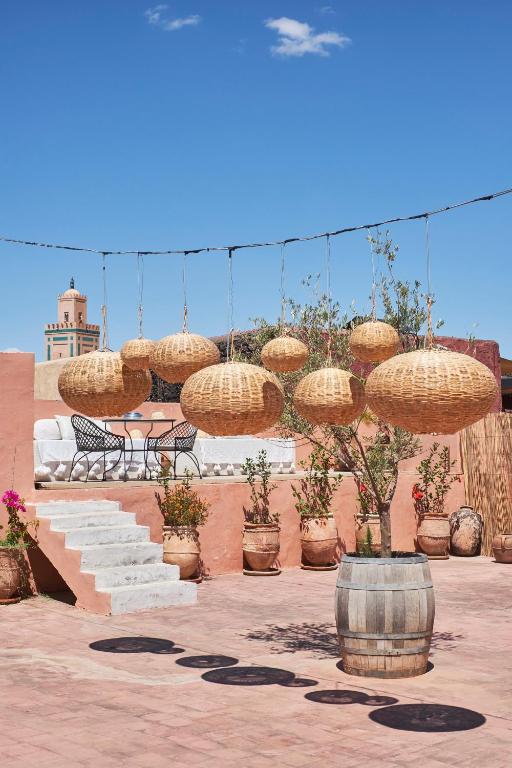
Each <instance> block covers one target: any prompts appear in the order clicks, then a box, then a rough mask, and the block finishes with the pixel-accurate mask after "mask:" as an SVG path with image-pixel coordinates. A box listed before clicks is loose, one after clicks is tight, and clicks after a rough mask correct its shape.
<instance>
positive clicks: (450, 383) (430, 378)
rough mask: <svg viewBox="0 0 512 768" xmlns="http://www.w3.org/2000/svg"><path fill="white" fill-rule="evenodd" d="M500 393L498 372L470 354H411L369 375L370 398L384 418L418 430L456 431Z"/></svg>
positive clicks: (427, 351)
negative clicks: (493, 371) (491, 369)
mask: <svg viewBox="0 0 512 768" xmlns="http://www.w3.org/2000/svg"><path fill="white" fill-rule="evenodd" d="M497 394H498V386H497V383H496V379H495V377H494V375H493V373H492V372H491V371H490V370H489V368H487V366H485V365H483V364H482V363H480V362H479V361H478V360H475V359H474V358H473V357H469V355H463V354H460V353H459V352H449V351H446V350H437V349H421V350H415V351H414V352H407V353H405V354H403V355H397V356H396V357H393V358H391V359H390V360H387V361H386V362H384V363H381V364H380V365H378V366H377V367H376V368H375V369H374V370H373V371H372V372H371V373H370V375H369V376H368V379H367V382H366V398H367V401H368V405H369V406H370V408H371V409H372V410H373V411H374V412H375V413H376V414H377V415H378V416H379V417H380V418H381V419H383V420H384V421H388V422H389V423H390V424H394V425H395V426H397V427H403V428H404V429H408V430H409V431H410V432H414V433H415V434H427V433H431V432H438V433H440V434H453V433H454V432H458V431H459V430H460V429H463V428H464V427H468V426H469V425H470V424H473V423H474V422H475V421H478V420H479V419H481V418H483V417H484V416H485V414H486V413H488V412H489V410H490V408H491V407H492V405H493V403H494V402H495V400H496V397H497Z"/></svg>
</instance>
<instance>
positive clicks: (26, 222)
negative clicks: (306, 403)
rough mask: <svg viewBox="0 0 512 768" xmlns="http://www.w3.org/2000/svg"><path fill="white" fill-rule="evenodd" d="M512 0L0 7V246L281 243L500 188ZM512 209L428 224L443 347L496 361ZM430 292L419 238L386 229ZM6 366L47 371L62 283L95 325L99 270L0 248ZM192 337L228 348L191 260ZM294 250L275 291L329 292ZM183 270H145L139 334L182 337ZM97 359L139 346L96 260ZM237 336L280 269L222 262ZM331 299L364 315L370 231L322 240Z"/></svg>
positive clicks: (91, 259) (259, 259) (510, 105)
mask: <svg viewBox="0 0 512 768" xmlns="http://www.w3.org/2000/svg"><path fill="white" fill-rule="evenodd" d="M511 29H512V4H510V3H509V2H505V0H503V2H499V1H497V0H494V1H493V0H490V2H487V3H482V2H479V1H476V0H475V1H471V0H470V1H468V2H461V0H457V1H455V0H451V1H450V0H444V1H443V2H435V3H433V2H430V3H425V2H416V1H415V0H402V1H401V2H398V1H397V0H386V2H382V0H373V1H370V2H365V1H364V0H351V1H350V2H333V3H332V5H327V4H326V3H324V2H323V0H319V2H313V1H312V2H306V0H293V2H292V0H282V1H281V0H280V1H277V0H272V2H270V1H269V2H266V1H265V0H258V2H256V1H255V0H254V2H250V1H249V0H245V1H244V2H242V1H241V0H240V1H239V2H235V0H232V1H231V2H228V1H227V0H226V1H222V0H176V1H175V2H169V3H167V4H166V5H165V7H164V4H160V5H158V4H156V3H151V2H141V1H140V0H125V1H124V2H120V0H116V1H115V0H101V1H100V0H88V1H87V2H69V0H53V1H51V0H48V2H43V1H42V0H24V2H15V1H14V0H4V2H2V3H1V5H0V92H1V93H2V119H1V121H0V178H1V183H0V232H1V233H2V234H5V235H8V236H11V237H20V238H27V239H35V240H44V241H51V242H64V243H72V244H79V245H87V246H90V247H97V248H107V249H117V248H119V249H122V248H141V249H146V248H165V247H170V248H173V247H176V248H182V247H194V246H202V245H216V244H229V243H237V242H240V241H252V240H260V239H264V240H266V239H277V238H281V237H287V236H294V235H298V234H304V233H311V232H319V231H324V230H326V229H334V228H337V227H341V226H345V225H351V224H359V223H364V222H367V221H375V220H379V219H381V218H387V217H391V216H393V215H397V214H399V215H400V214H409V213H415V212H418V211H422V210H425V209H428V208H432V207H436V206H438V205H443V204H445V203H450V202H453V201H457V200H460V199H464V198H468V197H472V196H476V195H479V194H484V193H487V192H491V191H494V190H499V189H503V188H505V187H509V186H512V168H511V162H510V157H511V152H510V146H511V142H510V136H511V133H512V131H511V128H512V126H511V122H512V120H511V118H512V101H511V99H510V93H511V72H512V66H511V65H512V47H511V46H510V34H511ZM511 213H512V196H510V197H508V198H502V199H501V200H498V201H496V202H493V203H482V204H479V205H478V206H473V207H470V208H465V209H463V210H461V211H458V212H453V213H449V214H446V215H444V216H439V217H436V218H435V219H433V220H432V224H431V254H432V277H433V287H434V290H435V293H436V296H437V303H436V305H435V316H436V317H442V318H444V320H445V323H446V325H445V329H444V332H446V333H447V334H451V335H458V336H466V335H467V334H469V333H472V334H475V335H477V336H478V337H480V338H494V339H497V340H498V341H499V343H500V346H501V351H502V354H504V355H508V356H510V357H512V334H511V324H510V309H509V307H510V295H511V279H510V261H511V257H510V248H511V246H510V233H511V227H510V222H511V220H512V219H511ZM390 233H391V236H392V237H393V238H394V239H395V240H396V242H397V243H398V244H399V245H400V256H399V261H398V264H397V272H398V273H399V275H400V276H401V277H403V278H404V279H414V278H415V277H418V278H419V279H420V280H424V278H425V256H424V249H423V225H422V223H421V222H419V223H407V224H400V225H395V226H393V227H391V228H390ZM0 257H1V259H2V269H3V277H4V285H3V291H2V303H1V311H2V322H1V324H0V349H4V348H6V347H12V346H15V347H18V348H20V349H22V350H32V351H35V352H36V354H37V356H38V358H41V356H42V351H43V335H42V330H43V325H44V323H46V322H52V321H54V320H55V319H56V317H55V316H56V294H57V293H59V292H60V291H61V290H64V289H65V288H66V287H67V284H68V281H69V277H70V276H71V275H74V277H75V280H76V284H77V287H78V288H79V289H80V290H81V291H83V292H85V293H87V294H88V296H89V305H90V306H89V315H90V320H91V321H99V307H100V304H101V281H100V264H99V258H98V257H96V256H87V255H80V254H72V253H66V252H58V251H50V250H37V249H31V248H23V247H19V246H8V245H5V244H0ZM189 261H190V263H189V270H188V294H189V305H190V327H191V330H195V331H198V332H201V333H205V334H219V333H224V332H225V331H226V326H227V322H228V319H227V318H228V312H227V276H226V259H225V257H224V256H222V255H201V256H197V257H190V260H189ZM324 267H325V254H324V246H323V245H322V244H321V243H311V244H307V245H301V246H292V245H291V246H289V247H288V255H287V283H286V291H287V293H288V294H289V295H291V296H294V297H295V298H297V299H299V300H301V299H304V298H305V294H304V291H303V289H302V288H301V285H300V283H301V279H302V278H303V277H304V276H306V275H307V274H308V273H317V272H320V273H322V279H323V280H324V281H325V269H324ZM180 269H181V262H180V260H179V259H176V258H164V257H147V259H146V269H145V289H146V295H145V331H146V335H147V336H151V337H155V338H158V337H161V336H163V335H166V334H168V333H172V332H174V331H176V330H178V329H179V327H180V324H181V311H182V310H181V287H180ZM108 275H109V312H110V337H111V345H112V346H113V347H114V348H118V347H119V346H120V345H121V343H122V342H123V340H124V339H126V338H129V337H132V336H134V335H135V334H136V273H135V261H134V258H132V257H129V258H126V257H125V258H120V257H111V258H110V259H109V260H108ZM234 280H235V309H234V316H235V324H236V326H237V327H239V328H243V327H247V326H248V325H249V319H250V318H252V317H255V316H261V315H263V316H266V317H268V318H273V317H275V316H276V315H277V313H278V303H279V297H278V287H279V252H278V250H277V249H275V248H273V249H272V248H269V249H262V250H259V251H252V250H250V251H242V252H240V253H238V254H236V255H235V259H234ZM331 282H332V287H333V293H334V296H335V297H336V298H337V299H339V300H340V301H341V302H342V304H343V305H345V306H346V305H349V304H350V303H351V302H352V301H355V303H356V306H357V308H358V309H359V310H360V311H364V310H365V309H366V310H367V309H368V304H369V301H368V296H369V291H370V260H369V253H368V245H367V243H366V242H365V240H364V235H362V234H358V235H348V236H343V237H340V238H337V239H335V240H334V241H333V243H332V277H331Z"/></svg>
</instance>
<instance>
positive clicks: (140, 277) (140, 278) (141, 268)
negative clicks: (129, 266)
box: [137, 253, 144, 339]
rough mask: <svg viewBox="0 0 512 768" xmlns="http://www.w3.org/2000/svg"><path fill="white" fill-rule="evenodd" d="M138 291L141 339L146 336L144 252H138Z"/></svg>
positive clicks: (138, 316)
mask: <svg viewBox="0 0 512 768" xmlns="http://www.w3.org/2000/svg"><path fill="white" fill-rule="evenodd" d="M137 291H138V296H139V304H138V307H137V318H138V322H139V339H142V338H143V337H144V332H143V316H144V304H143V300H144V254H142V253H138V254H137Z"/></svg>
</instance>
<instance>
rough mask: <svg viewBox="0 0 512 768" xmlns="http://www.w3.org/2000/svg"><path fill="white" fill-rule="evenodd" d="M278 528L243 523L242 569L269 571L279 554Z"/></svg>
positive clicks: (271, 524)
mask: <svg viewBox="0 0 512 768" xmlns="http://www.w3.org/2000/svg"><path fill="white" fill-rule="evenodd" d="M279 530H280V529H279V526H278V525H275V524H273V523H269V524H263V523H244V533H243V541H242V550H243V553H244V567H245V566H247V568H249V569H250V570H252V571H269V570H270V569H271V568H272V566H273V565H274V562H275V559H276V557H277V556H278V554H279V549H280V545H279Z"/></svg>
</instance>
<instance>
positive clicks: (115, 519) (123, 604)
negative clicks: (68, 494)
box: [35, 501, 197, 614]
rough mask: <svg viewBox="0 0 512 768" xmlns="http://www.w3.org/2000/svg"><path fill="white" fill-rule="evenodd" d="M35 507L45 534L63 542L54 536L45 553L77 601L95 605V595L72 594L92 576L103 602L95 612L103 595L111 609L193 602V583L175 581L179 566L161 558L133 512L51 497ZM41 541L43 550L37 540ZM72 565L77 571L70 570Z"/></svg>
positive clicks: (99, 503) (123, 610)
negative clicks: (57, 547)
mask: <svg viewBox="0 0 512 768" xmlns="http://www.w3.org/2000/svg"><path fill="white" fill-rule="evenodd" d="M35 506H36V516H37V519H38V520H39V521H40V523H41V527H42V528H45V529H46V533H47V538H48V537H51V536H52V534H54V536H53V538H55V536H60V539H61V540H62V542H63V546H64V550H63V551H62V548H61V549H60V550H59V549H56V547H55V541H53V542H52V546H51V547H50V548H49V549H50V550H51V553H47V556H49V558H50V560H51V562H52V563H53V565H54V566H55V567H56V568H57V570H58V571H59V572H60V573H61V575H62V576H63V578H64V580H65V581H66V582H67V583H68V584H69V586H70V588H71V589H72V590H73V592H75V594H76V595H77V603H78V604H80V603H83V605H84V606H85V605H87V606H91V605H94V599H93V598H94V596H92V595H90V594H89V595H87V596H84V597H86V599H82V600H81V599H80V597H81V596H80V595H79V594H77V593H78V592H80V590H87V589H88V590H89V591H90V589H91V587H90V585H91V577H92V578H93V579H94V589H95V591H96V593H97V596H98V604H99V605H101V606H103V607H102V608H101V609H99V612H104V606H105V605H106V604H108V601H106V600H105V598H107V597H108V598H110V611H108V612H109V613H112V614H121V613H130V612H132V611H141V610H148V609H150V608H163V607H167V606H174V605H186V604H190V603H194V602H195V601H196V598H197V587H196V585H195V584H193V583H190V582H184V581H180V580H179V568H178V567H177V566H175V565H166V564H165V563H163V562H162V554H163V550H162V545H161V544H155V543H153V542H152V541H150V536H149V528H147V527H146V526H143V525H137V522H136V519H135V514H134V513H133V512H123V511H122V510H120V508H119V503H118V502H116V501H80V502H75V501H51V502H46V503H42V504H37V505H35ZM43 538H44V537H43ZM40 546H41V548H42V549H43V551H44V550H45V547H44V542H43V541H42V540H41V542H40ZM66 553H69V556H68V557H67V558H66ZM52 554H53V557H52ZM77 556H79V560H78V559H77ZM77 564H78V567H79V571H80V574H76V573H75V571H76V570H77V567H76V566H77ZM82 575H83V577H84V578H80V576H82Z"/></svg>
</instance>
